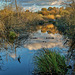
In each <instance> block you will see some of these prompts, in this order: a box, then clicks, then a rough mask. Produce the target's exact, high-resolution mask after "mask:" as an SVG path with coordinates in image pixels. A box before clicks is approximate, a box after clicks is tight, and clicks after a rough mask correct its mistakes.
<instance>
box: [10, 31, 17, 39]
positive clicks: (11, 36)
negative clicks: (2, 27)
mask: <svg viewBox="0 0 75 75" xmlns="http://www.w3.org/2000/svg"><path fill="white" fill-rule="evenodd" d="M9 38H10V39H14V38H16V33H15V32H14V31H10V32H9Z"/></svg>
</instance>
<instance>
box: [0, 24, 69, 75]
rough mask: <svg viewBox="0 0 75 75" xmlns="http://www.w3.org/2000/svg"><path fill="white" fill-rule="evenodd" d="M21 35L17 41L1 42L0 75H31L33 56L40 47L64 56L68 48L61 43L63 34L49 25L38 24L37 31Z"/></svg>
mask: <svg viewBox="0 0 75 75" xmlns="http://www.w3.org/2000/svg"><path fill="white" fill-rule="evenodd" d="M52 30H53V31H52ZM26 35H28V36H26ZM21 36H24V37H23V38H19V39H18V42H15V43H12V44H10V45H9V44H6V45H5V44H4V43H3V45H2V46H3V48H1V49H0V75H33V74H32V72H33V71H34V66H35V65H34V63H33V57H34V55H35V54H36V53H37V51H38V50H39V49H41V48H48V49H54V50H56V51H58V52H59V53H60V54H61V55H65V56H66V54H67V50H68V48H66V47H64V45H63V43H64V42H65V40H64V36H63V35H61V34H59V33H58V31H57V30H56V28H53V29H52V28H51V27H50V25H47V27H46V26H44V27H43V26H39V27H38V30H37V31H34V32H32V33H30V34H25V35H24V34H23V35H21ZM26 37H27V38H26ZM5 46H7V47H5ZM4 47H5V48H4Z"/></svg>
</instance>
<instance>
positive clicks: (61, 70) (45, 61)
mask: <svg viewBox="0 0 75 75" xmlns="http://www.w3.org/2000/svg"><path fill="white" fill-rule="evenodd" d="M34 58H35V64H36V66H37V68H36V69H35V70H36V71H37V72H38V73H43V74H44V73H49V74H51V73H52V75H53V74H55V75H59V74H60V75H65V74H66V67H67V66H66V64H65V57H64V56H61V55H60V54H59V53H56V52H55V51H50V50H48V49H44V50H40V53H39V54H38V55H37V56H35V57H34Z"/></svg>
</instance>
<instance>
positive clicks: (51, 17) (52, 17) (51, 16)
mask: <svg viewBox="0 0 75 75" xmlns="http://www.w3.org/2000/svg"><path fill="white" fill-rule="evenodd" d="M47 18H48V19H55V16H54V15H48V16H47Z"/></svg>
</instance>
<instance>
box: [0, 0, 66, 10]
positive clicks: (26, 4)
mask: <svg viewBox="0 0 75 75" xmlns="http://www.w3.org/2000/svg"><path fill="white" fill-rule="evenodd" d="M4 1H5V0H0V9H1V8H2V7H3V5H5V2H4ZM8 1H9V2H8V3H7V4H9V3H10V0H8ZM11 1H13V3H14V1H15V0H11ZM63 1H66V0H17V3H18V4H20V5H21V6H23V9H24V10H26V9H29V10H31V11H37V10H40V9H41V8H43V7H46V8H48V7H50V6H52V7H54V6H55V7H60V4H61V3H62V2H63Z"/></svg>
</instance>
